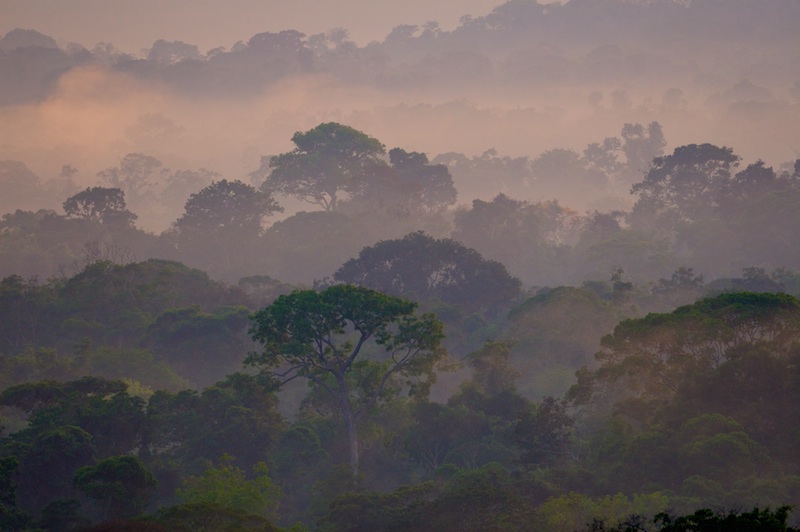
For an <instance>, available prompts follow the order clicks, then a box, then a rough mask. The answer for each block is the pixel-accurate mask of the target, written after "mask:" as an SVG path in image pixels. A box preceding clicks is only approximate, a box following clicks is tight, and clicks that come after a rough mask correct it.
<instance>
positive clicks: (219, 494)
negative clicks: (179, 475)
mask: <svg viewBox="0 0 800 532" xmlns="http://www.w3.org/2000/svg"><path fill="white" fill-rule="evenodd" d="M232 461H233V459H232V458H231V457H230V456H229V455H223V456H222V458H221V459H220V461H219V463H218V464H217V465H216V466H214V465H212V464H209V466H208V467H207V469H206V470H205V471H204V472H203V474H202V475H201V476H198V477H195V476H191V477H188V478H186V479H184V481H183V486H184V487H183V488H182V489H180V490H178V496H179V497H180V498H181V500H182V501H183V502H184V503H185V504H195V505H216V506H221V507H223V508H228V509H230V510H234V511H236V512H241V513H244V514H252V515H258V516H261V517H266V518H271V519H274V518H275V516H276V511H277V509H278V504H279V502H280V498H281V489H280V487H278V486H277V485H275V484H273V483H272V480H270V478H269V470H268V469H267V465H266V464H265V463H264V462H258V463H257V464H256V465H255V466H254V467H253V473H252V478H249V479H248V478H247V477H246V475H245V472H244V471H243V470H241V469H239V468H238V467H236V466H234V465H233V463H232Z"/></svg>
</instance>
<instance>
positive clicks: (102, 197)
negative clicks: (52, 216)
mask: <svg viewBox="0 0 800 532" xmlns="http://www.w3.org/2000/svg"><path fill="white" fill-rule="evenodd" d="M64 212H65V213H67V216H69V217H70V218H82V219H84V220H92V221H96V222H100V223H102V224H105V225H115V226H118V227H129V226H131V225H133V222H134V221H135V220H136V218H138V217H137V216H136V215H135V214H133V213H132V212H131V211H129V210H128V209H127V206H126V204H125V192H123V191H122V190H121V189H118V188H107V187H88V188H87V189H86V190H84V191H82V192H78V193H77V194H75V195H73V196H70V197H69V198H67V200H66V201H65V202H64Z"/></svg>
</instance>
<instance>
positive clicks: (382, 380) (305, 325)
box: [246, 285, 445, 467]
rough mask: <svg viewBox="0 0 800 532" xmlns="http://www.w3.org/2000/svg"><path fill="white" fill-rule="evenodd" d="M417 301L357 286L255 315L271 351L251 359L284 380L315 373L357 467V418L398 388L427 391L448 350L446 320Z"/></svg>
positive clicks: (256, 331)
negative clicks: (444, 345)
mask: <svg viewBox="0 0 800 532" xmlns="http://www.w3.org/2000/svg"><path fill="white" fill-rule="evenodd" d="M415 307H416V304H414V303H412V302H410V301H406V300H403V299H399V298H396V297H392V296H388V295H385V294H381V293H380V292H376V291H374V290H370V289H368V288H362V287H356V286H351V285H334V286H331V287H329V288H327V289H325V290H323V291H322V292H315V291H313V290H305V291H297V292H293V293H292V294H290V295H288V296H280V297H279V298H278V299H276V300H275V302H274V303H272V304H271V305H269V306H268V307H266V308H264V309H261V310H260V311H258V312H257V313H256V314H255V315H254V316H253V326H252V327H251V329H250V333H251V334H252V336H253V339H254V340H255V341H257V342H259V343H260V344H261V345H262V346H263V350H262V351H261V352H260V353H251V354H250V355H248V357H247V361H246V362H247V364H250V365H253V366H257V367H261V368H263V369H264V370H265V371H266V372H268V373H269V374H270V375H272V376H273V377H275V378H276V379H278V380H279V381H281V382H287V381H288V380H291V379H294V378H298V377H300V378H303V379H307V380H309V381H310V383H311V384H312V386H313V387H315V388H317V389H318V390H319V391H320V393H323V394H325V395H327V396H328V398H329V400H330V405H331V408H332V409H333V410H334V411H336V412H338V413H339V414H340V415H341V416H342V417H343V421H344V423H345V428H346V429H347V431H348V438H349V440H350V463H351V465H352V466H353V467H356V466H357V464H358V444H357V436H356V423H357V422H358V421H359V420H360V419H361V418H363V417H365V416H366V415H367V414H368V413H369V411H370V409H371V408H372V407H373V406H374V405H375V404H377V403H378V402H380V401H384V400H386V399H387V398H388V397H387V393H388V392H391V391H392V390H393V389H395V387H396V386H400V385H402V386H405V387H406V389H407V390H408V393H409V394H410V395H417V396H419V397H425V396H426V395H427V393H428V389H429V387H430V385H431V384H432V383H433V382H434V380H435V374H434V369H435V368H436V367H437V365H438V363H439V362H440V360H441V359H442V358H443V357H444V356H445V353H444V351H443V349H442V348H441V347H440V343H441V340H442V338H443V333H442V324H441V322H439V321H438V320H437V319H436V318H435V317H434V316H433V315H430V314H424V315H422V316H419V317H418V316H415V315H414V309H415ZM282 368H288V369H282Z"/></svg>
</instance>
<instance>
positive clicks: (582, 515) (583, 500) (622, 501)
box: [537, 492, 669, 530]
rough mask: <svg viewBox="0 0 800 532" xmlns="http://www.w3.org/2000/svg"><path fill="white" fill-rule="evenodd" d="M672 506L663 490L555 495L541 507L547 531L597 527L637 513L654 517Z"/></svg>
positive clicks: (543, 524)
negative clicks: (643, 492) (596, 524)
mask: <svg viewBox="0 0 800 532" xmlns="http://www.w3.org/2000/svg"><path fill="white" fill-rule="evenodd" d="M668 507H669V498H668V497H667V495H666V494H664V493H661V492H654V493H647V494H636V495H634V496H633V497H628V496H626V495H624V494H622V493H617V494H616V495H606V496H604V497H598V498H592V497H590V496H589V495H585V494H582V493H575V492H571V493H569V494H567V495H560V496H558V497H551V498H550V499H548V500H547V502H545V503H544V504H542V505H541V506H540V507H539V509H538V510H537V514H538V517H539V519H541V522H542V526H543V527H544V528H546V529H547V530H590V529H591V530H594V529H592V528H590V526H591V525H592V523H593V522H602V523H620V522H622V521H624V520H625V519H627V518H629V517H630V516H633V515H639V516H645V518H646V519H653V518H654V517H655V516H656V515H657V514H660V513H661V512H663V511H664V510H666V509H667V508H668Z"/></svg>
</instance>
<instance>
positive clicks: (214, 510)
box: [138, 503, 299, 532]
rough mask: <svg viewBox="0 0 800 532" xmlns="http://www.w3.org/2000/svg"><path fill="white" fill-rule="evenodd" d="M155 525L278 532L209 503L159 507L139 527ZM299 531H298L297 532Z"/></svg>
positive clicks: (204, 531) (191, 531) (179, 530)
mask: <svg viewBox="0 0 800 532" xmlns="http://www.w3.org/2000/svg"><path fill="white" fill-rule="evenodd" d="M146 523H154V524H157V525H161V526H163V527H165V529H166V530H170V531H175V532H218V531H219V532H238V531H241V530H252V531H254V532H279V531H280V530H281V529H280V528H278V527H277V526H275V525H274V524H272V523H270V522H269V521H268V520H267V519H265V518H263V517H261V516H259V515H252V514H247V513H244V512H241V511H237V510H234V509H232V508H228V507H225V506H220V505H217V504H212V503H190V504H181V505H178V506H170V507H167V508H160V509H159V510H158V511H157V512H156V513H155V514H154V515H153V516H150V517H148V518H147V519H146V520H141V521H140V522H139V525H138V526H140V527H141V526H144V525H145V524H146ZM298 532H299V531H298Z"/></svg>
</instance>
